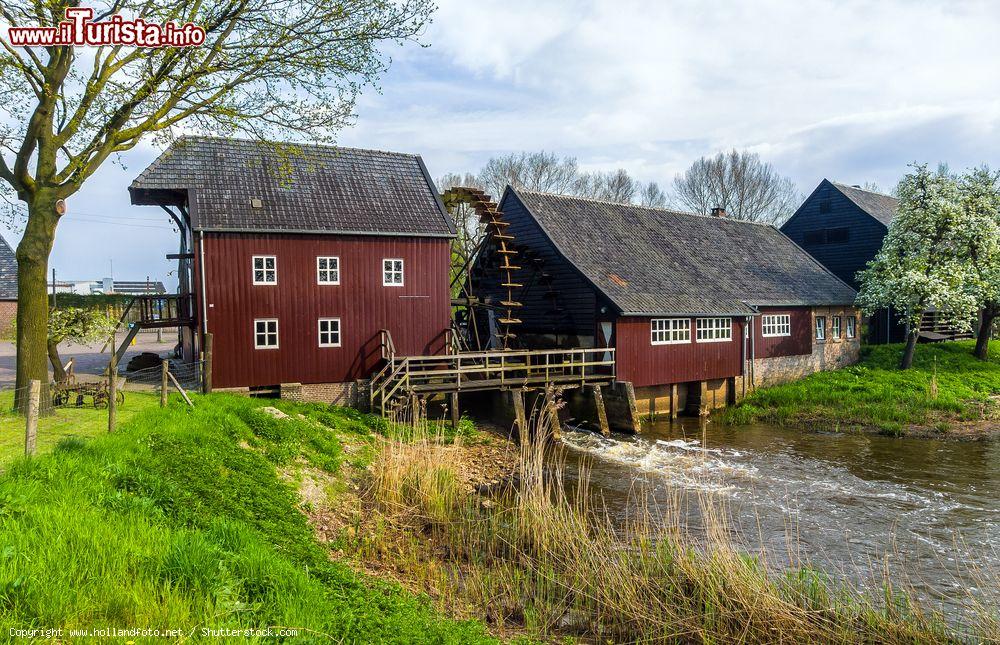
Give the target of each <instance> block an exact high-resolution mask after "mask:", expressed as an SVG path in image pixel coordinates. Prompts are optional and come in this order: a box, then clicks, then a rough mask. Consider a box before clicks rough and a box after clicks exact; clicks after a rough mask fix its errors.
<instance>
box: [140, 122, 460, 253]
mask: <svg viewBox="0 0 1000 645" xmlns="http://www.w3.org/2000/svg"><path fill="white" fill-rule="evenodd" d="M185 191H186V192H187V199H188V203H189V204H190V213H191V219H192V227H193V228H194V229H195V230H206V231H261V232H264V231H267V232H287V233H292V232H300V233H340V234H349V233H354V234H360V235H392V234H398V235H407V236H451V235H454V233H455V228H454V225H453V224H452V220H451V218H450V217H449V216H448V213H447V211H445V209H444V206H443V205H442V204H441V201H440V198H439V197H438V194H437V189H436V188H435V187H434V182H432V181H431V178H430V176H429V175H428V174H427V169H426V168H425V167H424V163H423V161H422V160H421V159H420V157H419V156H417V155H410V154H400V153H396V152H381V151H377V150H359V149H356V148H340V147H335V146H320V145H310V144H303V145H293V144H266V143H260V142H256V141H247V140H242V139H223V138H214V137H182V138H180V139H178V140H177V141H176V142H175V143H174V144H173V145H171V146H170V147H169V148H168V149H167V150H166V151H164V152H163V154H161V155H160V157H159V158H158V159H157V160H156V161H154V162H153V163H152V164H150V166H149V167H148V168H146V170H144V171H143V172H142V174H141V175H139V176H138V177H136V179H135V181H133V182H132V185H131V186H129V194H130V196H131V198H132V203H133V204H182V203H184V201H183V200H184V197H185ZM253 200H260V202H259V207H257V208H255V207H254V204H253Z"/></svg>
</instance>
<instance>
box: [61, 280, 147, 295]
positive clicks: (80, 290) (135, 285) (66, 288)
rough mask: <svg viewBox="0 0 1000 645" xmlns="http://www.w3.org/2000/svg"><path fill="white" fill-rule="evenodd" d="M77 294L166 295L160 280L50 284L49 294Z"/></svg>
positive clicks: (76, 281)
mask: <svg viewBox="0 0 1000 645" xmlns="http://www.w3.org/2000/svg"><path fill="white" fill-rule="evenodd" d="M53 292H54V293H56V294H60V293H75V294H79V295H85V296H89V295H93V294H105V295H112V294H117V295H126V296H141V295H158V294H161V293H166V292H167V290H166V288H165V287H164V286H163V283H162V282H160V281H158V280H113V279H111V278H103V279H101V280H56V282H55V283H54V284H53V283H52V282H51V281H50V282H49V293H53Z"/></svg>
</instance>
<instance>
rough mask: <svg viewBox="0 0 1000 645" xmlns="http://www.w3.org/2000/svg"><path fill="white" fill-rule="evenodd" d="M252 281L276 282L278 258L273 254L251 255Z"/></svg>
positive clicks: (255, 282)
mask: <svg viewBox="0 0 1000 645" xmlns="http://www.w3.org/2000/svg"><path fill="white" fill-rule="evenodd" d="M253 283H254V284H278V258H276V257H275V256H273V255H255V256H253Z"/></svg>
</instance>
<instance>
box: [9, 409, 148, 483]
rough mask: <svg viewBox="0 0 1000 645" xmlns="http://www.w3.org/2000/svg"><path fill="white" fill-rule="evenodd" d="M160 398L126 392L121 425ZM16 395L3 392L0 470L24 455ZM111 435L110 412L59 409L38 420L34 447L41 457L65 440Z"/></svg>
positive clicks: (119, 416) (120, 418)
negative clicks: (16, 409) (15, 400)
mask: <svg viewBox="0 0 1000 645" xmlns="http://www.w3.org/2000/svg"><path fill="white" fill-rule="evenodd" d="M159 402H160V398H159V396H158V395H152V394H142V393H139V392H127V393H126V394H125V405H123V406H120V407H119V408H118V422H119V423H126V422H128V421H129V420H131V419H132V417H134V416H135V415H136V414H138V413H139V412H141V411H143V410H146V409H148V408H151V407H154V406H157V405H159ZM13 409H14V392H13V390H7V391H5V392H0V470H2V469H3V468H5V466H6V464H7V463H9V462H10V461H11V460H12V459H14V458H15V457H19V456H21V455H23V454H24V417H23V416H21V415H20V414H17V413H15V412H14V411H13ZM107 432H108V411H107V409H104V410H97V409H95V408H94V406H93V405H91V404H90V398H89V397H88V398H87V405H84V406H81V407H79V408H77V407H75V406H67V407H62V408H57V409H56V410H55V411H54V412H53V413H52V414H51V415H50V416H45V417H42V418H40V419H39V420H38V435H37V437H36V439H35V447H36V450H37V453H38V454H43V453H47V452H51V451H52V449H53V448H54V447H55V446H56V444H58V443H59V442H60V441H62V440H63V439H89V438H92V437H98V436H101V435H104V434H107Z"/></svg>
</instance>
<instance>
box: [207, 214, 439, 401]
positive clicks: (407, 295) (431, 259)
mask: <svg viewBox="0 0 1000 645" xmlns="http://www.w3.org/2000/svg"><path fill="white" fill-rule="evenodd" d="M204 245H205V266H206V271H205V282H206V294H207V298H206V300H207V302H208V331H209V332H211V333H212V334H213V342H214V350H213V370H212V380H213V385H214V386H216V387H246V386H258V385H276V384H280V383H340V382H345V381H353V380H356V379H359V378H364V377H366V376H368V375H370V374H371V373H372V372H373V371H374V370H375V369H376V368H377V366H378V365H379V361H380V350H379V338H378V334H379V330H380V329H388V330H389V331H390V333H391V334H392V338H393V341H394V342H395V345H396V351H397V353H398V354H401V355H425V354H440V353H443V352H444V350H445V343H446V338H445V330H446V329H447V328H448V327H449V325H450V321H451V298H450V294H449V291H448V267H449V254H450V250H449V248H450V243H449V241H448V240H447V239H441V238H412V237H411V238H405V237H376V236H334V235H291V234H263V235H262V234H230V233H226V234H221V233H206V234H205V240H204ZM197 250H200V249H197ZM254 255H274V256H276V257H277V269H278V283H277V285H254V284H253V275H252V271H251V258H252V256H254ZM317 256H337V257H339V258H340V284H339V285H320V284H317V283H316V258H317ZM383 258H402V259H403V261H404V286H402V287H384V286H382V260H383ZM199 264H200V258H199ZM199 270H200V267H199ZM198 278H199V280H200V275H199V276H198ZM197 290H198V293H199V296H200V283H198V288H197ZM198 306H199V310H198V313H199V316H200V315H201V312H202V309H201V303H200V302H199V304H198ZM256 318H277V319H278V335H279V339H278V349H255V348H254V319H256ZM320 318H340V329H341V346H340V347H319V331H318V324H319V323H318V321H319V319H320Z"/></svg>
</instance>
